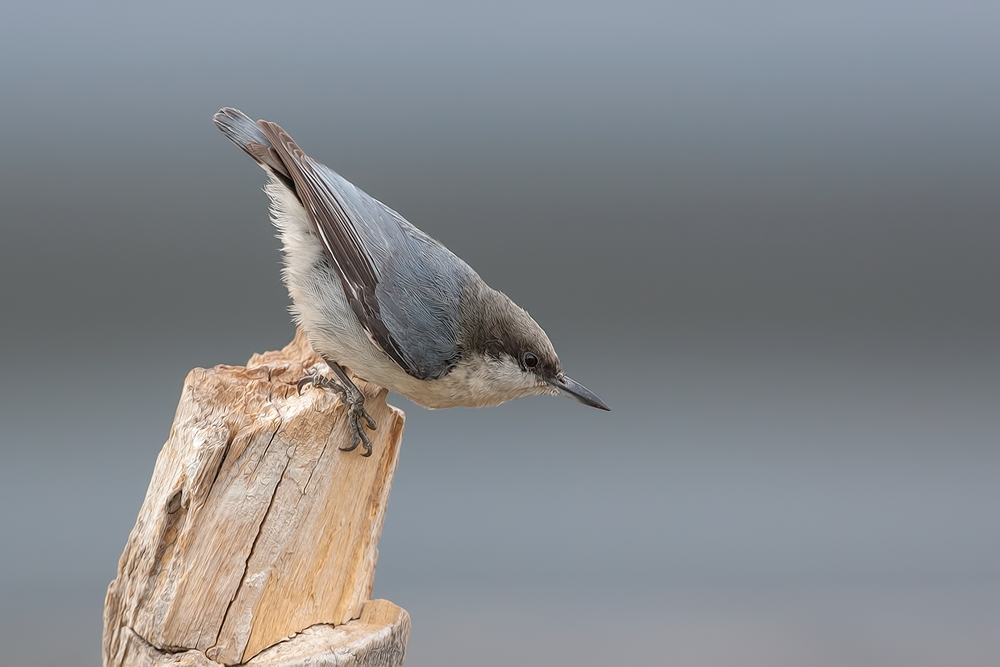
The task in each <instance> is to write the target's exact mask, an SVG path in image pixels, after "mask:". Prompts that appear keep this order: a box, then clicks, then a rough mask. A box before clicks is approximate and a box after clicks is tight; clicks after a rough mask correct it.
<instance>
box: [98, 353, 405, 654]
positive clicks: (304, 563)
mask: <svg viewBox="0 0 1000 667" xmlns="http://www.w3.org/2000/svg"><path fill="white" fill-rule="evenodd" d="M314 366H315V367H317V368H319V369H322V370H323V371H325V370H326V368H325V365H324V364H323V363H322V360H321V359H320V358H319V357H318V356H317V355H316V354H315V353H314V352H313V351H312V349H311V348H310V347H309V345H308V343H307V342H306V341H305V339H304V337H303V336H302V335H301V333H299V334H297V335H296V338H295V340H294V341H292V343H290V344H289V345H288V346H287V347H285V348H284V349H283V350H281V351H278V352H268V353H265V354H263V355H254V357H252V358H251V359H250V361H249V362H248V364H247V366H246V367H245V368H244V367H235V366H217V367H215V368H212V369H208V370H206V369H195V370H193V371H191V373H190V374H189V375H188V377H187V380H186V381H185V383H184V389H183V392H182V395H181V400H180V404H179V405H178V407H177V413H176V416H175V418H174V424H173V427H172V428H171V431H170V437H169V438H168V440H167V442H166V444H165V445H164V446H163V449H162V450H161V452H160V455H159V457H158V459H157V462H156V466H155V468H154V470H153V477H152V480H151V481H150V485H149V489H148V491H147V493H146V499H145V501H144V502H143V505H142V508H141V510H140V512H139V517H138V519H137V520H136V524H135V527H134V528H133V530H132V533H131V535H130V536H129V539H128V542H127V544H126V547H125V551H124V553H123V554H122V557H121V559H120V561H119V565H118V575H117V578H116V579H115V580H114V581H113V582H112V583H111V585H110V586H109V588H108V594H107V598H106V603H105V612H104V627H105V635H104V662H105V665H106V666H108V667H111V666H118V665H121V666H124V665H132V664H135V665H138V664H150V665H153V664H157V665H158V664H161V663H160V662H141V661H140V662H135V659H137V658H138V657H139V656H143V655H145V656H147V657H149V658H150V659H152V657H151V656H153V655H154V654H155V655H161V656H173V658H171V659H176V658H178V656H181V655H187V654H188V653H190V652H191V651H194V652H195V653H196V654H198V655H200V656H201V658H200V659H203V660H205V661H208V662H205V663H204V664H206V665H208V664H220V663H221V664H226V665H233V664H241V663H247V662H248V661H251V662H249V663H248V664H255V665H258V664H259V665H263V664H265V663H263V662H259V661H258V662H253V660H256V658H255V656H257V655H258V654H260V655H261V656H265V655H272V656H273V655H277V654H279V653H281V651H278V652H275V645H279V646H284V647H285V649H283V650H287V649H288V646H287V645H289V644H291V643H294V642H298V643H296V646H302V645H304V644H306V643H308V641H313V640H315V638H316V637H323V638H325V639H324V640H323V641H326V640H327V639H331V637H333V636H337V637H341V638H342V639H344V640H345V641H347V640H349V641H350V642H354V643H355V644H357V642H358V641H360V640H359V637H360V636H361V635H365V633H367V634H372V633H374V634H375V635H378V634H379V632H381V631H385V632H388V630H386V628H390V627H394V626H398V627H397V630H395V631H393V632H389V634H388V635H386V637H389V636H392V637H394V638H395V639H394V641H396V642H397V643H398V640H399V638H400V637H402V642H403V643H402V646H404V647H405V636H406V634H407V633H408V629H409V620H408V617H406V618H405V622H403V621H400V620H399V619H400V614H396V615H395V616H393V613H395V612H392V611H391V610H390V611H389V612H386V613H387V614H388V616H386V618H382V619H381V621H380V623H381V626H380V627H381V629H380V630H379V631H375V630H373V629H372V628H373V626H374V625H378V623H374V624H373V623H372V622H362V621H360V620H359V621H355V622H354V623H351V624H350V625H345V624H348V622H349V621H351V620H352V619H361V617H362V612H363V610H364V609H368V607H366V606H365V605H366V602H368V603H369V606H371V605H372V603H371V602H369V597H370V596H371V590H372V583H373V581H374V574H375V563H376V560H377V558H378V550H377V543H378V538H379V535H380V533H381V530H382V523H383V519H384V517H385V507H386V502H387V501H388V497H389V489H390V486H391V482H392V476H393V473H394V471H395V469H396V464H397V461H398V459H399V444H400V441H401V439H402V432H403V413H402V412H401V411H399V410H398V409H396V408H394V407H391V406H388V405H387V404H386V402H385V394H386V392H385V390H383V389H381V388H378V387H375V386H374V385H370V386H369V385H365V384H364V383H362V382H358V386H359V388H360V389H361V390H362V391H364V392H365V393H366V396H367V398H366V407H367V409H368V411H369V413H370V414H371V415H372V417H374V418H375V420H376V421H377V422H378V429H377V430H376V431H375V432H374V433H372V434H371V436H372V443H373V447H374V453H373V455H372V456H371V457H370V458H364V457H362V456H360V455H359V451H360V449H359V450H356V451H354V452H343V451H340V450H339V447H340V446H343V445H345V444H347V443H348V442H350V431H349V428H348V425H347V418H346V410H345V409H344V407H343V406H342V405H341V404H340V402H339V400H338V398H337V395H336V393H335V392H333V391H330V390H322V389H316V388H313V387H311V386H309V387H306V388H305V389H304V390H303V392H302V395H301V396H300V395H299V394H298V391H297V389H296V383H297V382H298V381H299V379H301V378H302V377H303V376H304V375H307V374H308V373H309V371H310V369H311V368H312V367H314ZM385 604H386V605H391V608H392V609H395V610H398V611H399V612H401V614H402V616H405V614H406V612H405V611H403V610H401V609H399V608H398V607H395V605H392V603H388V602H386V603H385ZM382 608H383V607H381V606H379V605H375V606H371V609H372V610H376V609H382ZM387 609H388V608H387ZM373 614H375V611H371V612H369V617H368V620H369V621H371V620H372V619H375V618H376V616H373ZM387 619H388V620H387ZM351 626H353V627H354V628H355V629H350V627H351ZM361 626H364V628H361ZM403 626H405V631H403V630H402V629H400V628H403ZM317 628H319V629H317ZM322 628H327V630H324V629H322ZM307 629H309V631H308V632H306V630H307ZM334 631H336V632H334ZM330 632H334V635H331V634H330ZM359 633H360V635H359ZM383 634H385V633H384V632H383ZM292 635H297V638H296V640H293V641H292V642H284V643H280V642H282V640H284V639H286V638H288V637H290V636H292ZM298 637H303V639H298ZM309 638H313V639H312V640H310V639H309ZM279 643H280V644H279ZM376 643H377V642H376ZM269 651H270V653H269ZM193 655H194V654H192V655H189V656H188V658H190V659H192V660H194V658H193V657H192V656H193ZM331 655H332V654H331ZM345 655H346V654H345ZM262 659H263V658H262ZM345 659H346V658H345ZM163 664H169V663H163ZM185 664H192V665H197V664H201V663H199V662H197V661H195V662H190V663H185ZM267 664H278V663H267ZM280 664H283V665H290V664H292V663H287V662H283V663H280ZM310 664H313V663H310ZM315 664H320V663H315ZM331 664H333V663H331ZM337 664H342V662H341V663H337ZM357 664H359V665H360V664H368V663H357ZM372 664H375V663H372ZM378 664H382V663H378ZM385 664H389V663H385Z"/></svg>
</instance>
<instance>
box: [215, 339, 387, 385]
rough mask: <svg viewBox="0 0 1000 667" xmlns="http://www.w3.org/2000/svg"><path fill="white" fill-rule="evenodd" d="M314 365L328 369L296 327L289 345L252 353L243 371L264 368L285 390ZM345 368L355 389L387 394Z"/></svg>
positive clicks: (296, 383)
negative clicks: (355, 386) (278, 348)
mask: <svg viewBox="0 0 1000 667" xmlns="http://www.w3.org/2000/svg"><path fill="white" fill-rule="evenodd" d="M316 367H318V370H319V371H320V373H326V372H328V367H327V365H326V362H324V361H323V357H321V356H320V355H319V354H318V353H317V352H316V351H315V350H314V349H313V347H312V345H310V344H309V339H308V338H306V335H305V333H304V332H303V331H302V329H296V330H295V337H294V338H293V339H292V340H291V342H290V343H288V345H286V346H285V347H283V348H282V349H280V350H271V351H269V352H258V353H255V354H253V355H252V356H251V357H250V360H249V361H248V362H247V365H246V367H245V369H244V370H245V371H247V372H248V373H256V372H260V371H263V372H265V373H267V376H268V379H269V380H270V381H271V382H273V383H275V384H280V385H285V387H286V390H287V388H288V387H292V386H294V387H297V386H298V382H299V380H301V379H302V378H303V377H305V376H306V375H309V374H310V373H311V372H312V371H313V369H315V368H316ZM216 368H219V369H227V370H239V369H240V368H242V367H240V366H216ZM345 370H347V372H348V373H350V374H351V377H352V379H353V380H354V384H356V385H357V387H358V389H360V390H361V391H362V393H364V394H365V396H371V397H374V398H384V397H385V396H386V394H388V393H389V392H388V390H387V389H385V388H384V387H380V386H379V385H377V384H375V383H373V382H368V381H366V380H363V379H361V378H359V377H357V376H355V375H354V374H353V373H351V369H350V368H348V367H346V366H345Z"/></svg>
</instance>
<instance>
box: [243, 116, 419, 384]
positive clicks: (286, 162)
mask: <svg viewBox="0 0 1000 667" xmlns="http://www.w3.org/2000/svg"><path fill="white" fill-rule="evenodd" d="M257 126H258V127H259V128H260V130H261V132H263V134H264V136H265V137H266V138H267V140H268V142H269V143H270V147H271V150H273V151H274V154H275V156H276V157H277V158H278V160H279V161H280V162H281V164H282V165H283V166H284V168H285V170H286V171H287V172H288V176H289V178H290V180H291V182H292V183H293V184H294V189H295V193H296V194H297V195H298V198H299V201H301V202H302V205H303V206H304V207H305V209H306V211H307V212H308V214H309V217H310V219H311V220H312V222H313V225H314V230H315V232H316V235H317V236H318V237H319V239H320V241H321V243H322V244H323V249H324V250H325V252H326V256H327V258H328V259H329V260H330V264H331V265H332V266H333V268H334V270H335V271H336V272H337V275H338V276H339V277H340V281H341V284H342V285H343V288H344V294H345V295H346V297H347V302H348V304H349V305H350V307H351V310H352V311H354V314H355V315H357V317H358V320H359V321H360V322H361V325H362V326H363V327H364V328H365V330H366V331H367V332H368V334H369V335H370V336H371V337H372V340H373V341H375V343H376V344H377V345H378V346H379V347H381V348H382V350H384V351H385V353H386V354H388V355H389V357H391V358H392V360H393V361H395V362H396V363H397V364H398V365H399V367H400V368H402V369H403V370H404V371H406V372H407V373H408V374H410V375H412V376H414V377H422V375H423V374H422V373H421V371H420V369H419V368H418V366H417V364H415V363H414V362H413V360H411V359H410V358H409V355H407V354H406V353H405V352H404V350H403V349H402V347H401V346H400V345H399V343H398V342H397V341H396V340H395V339H394V338H393V336H392V334H391V333H390V331H389V329H388V328H387V327H386V324H385V322H384V321H383V318H382V313H381V305H380V303H379V299H378V296H377V294H376V288H377V287H378V284H379V279H380V276H379V271H378V268H377V266H376V265H375V263H374V261H373V260H372V257H371V255H370V254H369V252H368V250H367V249H366V248H365V244H364V242H363V241H362V239H361V237H360V235H359V234H358V230H357V228H356V227H355V225H354V223H353V222H352V221H351V217H350V215H349V214H348V212H347V210H346V207H345V206H344V203H343V202H342V201H341V200H340V198H338V196H337V193H336V192H335V188H334V187H333V185H332V184H331V183H330V182H329V181H328V180H327V179H326V178H325V177H324V175H323V173H322V171H321V170H320V169H318V168H317V167H318V166H320V165H318V163H316V162H314V161H313V160H312V159H311V158H310V157H309V156H308V155H306V154H305V153H304V152H303V151H302V149H301V148H299V146H298V144H296V143H295V141H294V140H293V139H292V138H291V136H289V135H288V133H287V132H285V131H284V130H283V129H282V128H281V127H280V126H278V125H277V124H275V123H271V122H268V121H263V120H262V121H258V122H257Z"/></svg>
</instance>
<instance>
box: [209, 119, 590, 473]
mask: <svg viewBox="0 0 1000 667" xmlns="http://www.w3.org/2000/svg"><path fill="white" fill-rule="evenodd" d="M215 123H216V124H217V125H218V126H219V128H220V129H222V131H223V132H224V133H225V134H226V136H228V137H229V138H230V139H231V140H232V141H233V142H234V143H236V145H238V146H239V147H240V148H242V149H243V150H244V151H245V152H246V153H247V154H249V155H250V156H251V157H252V158H253V159H254V160H256V161H257V163H258V164H260V165H261V166H262V167H264V169H265V170H266V171H267V172H268V173H270V174H271V176H272V178H273V179H274V180H273V181H272V183H270V184H269V185H268V186H267V187H266V188H265V190H266V191H267V193H268V195H269V196H270V198H271V214H272V220H273V222H274V224H275V226H276V227H277V228H278V230H279V236H280V237H281V240H282V246H283V248H284V253H285V268H284V271H283V274H282V275H283V277H284V279H285V284H286V286H287V287H288V292H289V295H290V296H291V297H292V304H293V306H292V312H293V314H294V315H295V319H296V321H297V322H298V323H299V325H300V326H301V327H302V330H303V331H304V332H305V334H306V337H307V338H308V339H309V342H310V343H311V344H312V346H313V348H314V349H315V350H316V351H317V352H318V353H319V354H320V355H322V357H323V359H324V360H325V361H326V363H327V365H328V366H329V367H330V369H331V370H332V371H333V372H334V374H335V375H336V376H337V380H336V381H334V380H330V379H329V378H327V377H326V376H325V375H323V374H321V373H320V372H318V371H317V372H314V373H313V374H312V375H310V376H308V377H306V378H304V379H303V380H302V381H301V382H300V389H301V387H302V386H303V383H312V384H315V385H317V386H322V387H328V388H331V389H334V390H336V391H338V392H340V393H341V394H342V396H343V397H344V400H345V402H346V403H347V405H348V406H349V410H350V417H349V420H350V423H351V429H352V444H351V446H350V447H348V448H347V449H353V448H355V447H357V446H358V445H359V444H364V446H365V454H366V455H367V454H369V453H371V441H370V439H369V438H368V436H367V435H366V434H365V428H366V427H367V428H369V429H374V428H375V427H376V425H375V422H374V421H373V420H372V418H371V416H370V415H368V413H367V412H366V411H365V410H364V400H365V399H364V395H363V394H362V393H361V391H360V390H359V389H358V388H357V386H355V384H354V383H353V381H352V380H351V378H350V376H349V374H348V373H347V371H346V370H345V369H350V371H351V372H352V373H353V374H354V375H355V376H356V377H361V378H364V379H366V380H369V381H371V382H375V383H377V384H379V385H381V386H384V387H386V388H388V389H391V390H393V391H397V392H399V393H401V394H403V395H404V396H406V397H407V398H409V399H411V400H413V401H414V402H416V403H418V404H420V405H423V406H425V407H428V408H447V407H454V406H469V407H480V406H486V405H497V404H499V403H503V402H504V401H509V400H511V399H514V398H519V397H521V396H529V395H532V394H556V393H562V394H565V395H567V396H570V397H572V398H574V399H576V400H578V401H580V402H582V403H585V404H587V405H590V406H593V407H597V408H602V409H605V410H606V409H607V406H606V405H604V403H603V402H602V401H601V400H600V399H599V398H597V396H595V395H594V394H593V393H592V392H590V391H589V390H588V389H587V388H586V387H584V386H583V385H581V384H579V383H578V382H576V381H574V380H572V379H571V378H569V377H567V376H566V374H565V373H563V371H562V364H561V363H560V362H559V357H558V356H557V355H556V353H555V350H554V349H553V347H552V344H551V342H549V339H548V336H546V335H545V332H544V331H542V329H541V327H539V326H538V324H537V323H536V322H535V321H534V320H533V319H532V318H531V317H530V316H529V315H528V314H527V313H526V312H525V311H524V310H523V309H521V308H519V307H518V306H517V304H515V303H514V302H513V301H511V300H510V299H509V298H508V297H507V296H506V295H504V294H503V293H502V292H498V291H497V290H494V289H492V288H490V287H489V286H488V285H487V284H486V283H484V282H483V280H482V279H481V278H480V277H479V276H478V275H477V274H476V273H475V271H473V270H472V269H471V268H470V267H469V266H468V265H467V264H466V263H465V262H463V261H462V260H461V259H460V258H458V257H456V256H455V255H454V254H453V253H452V252H451V251H449V250H448V249H447V248H445V247H444V246H443V245H441V244H440V243H438V242H437V241H435V240H434V239H432V238H431V237H429V236H427V235H426V234H424V233H423V232H422V231H420V230H419V229H417V228H416V227H414V226H413V225H411V224H410V223H409V222H407V221H406V220H405V219H403V217H402V216H400V215H399V214H398V213H396V212H395V211H393V210H392V209H391V208H389V207H388V206H386V205H385V204H383V203H382V202H380V201H378V200H376V199H374V198H372V197H370V196H368V195H367V194H365V193H364V192H363V191H361V190H360V189H359V188H357V187H355V186H354V185H352V184H351V183H349V182H348V181H347V180H345V179H344V178H342V177H341V176H340V175H339V174H337V173H336V172H335V171H333V170H332V169H329V168H328V167H326V166H325V165H323V164H321V163H319V162H317V161H315V160H313V159H312V158H310V157H309V156H307V155H306V154H305V153H304V152H303V151H302V149H301V148H299V146H298V144H296V143H295V141H294V140H292V138H291V137H290V136H289V135H288V133H286V132H285V131H284V130H283V129H281V127H279V126H278V125H276V124H274V123H271V122H269V121H264V120H260V121H256V122H254V121H252V120H250V119H249V118H248V117H247V116H245V115H243V113H241V112H239V111H237V110H235V109H222V110H221V111H220V112H219V113H217V114H216V115H215Z"/></svg>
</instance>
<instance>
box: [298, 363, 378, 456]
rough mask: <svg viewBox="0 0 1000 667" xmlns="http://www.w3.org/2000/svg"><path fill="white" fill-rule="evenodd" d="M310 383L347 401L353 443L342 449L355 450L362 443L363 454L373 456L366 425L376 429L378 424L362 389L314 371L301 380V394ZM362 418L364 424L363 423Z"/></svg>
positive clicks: (346, 450)
mask: <svg viewBox="0 0 1000 667" xmlns="http://www.w3.org/2000/svg"><path fill="white" fill-rule="evenodd" d="M309 384H311V385H313V386H314V387H319V388H321V389H332V390H334V391H335V392H337V393H338V394H340V397H341V399H342V400H343V401H344V402H345V403H347V406H348V408H347V420H348V423H349V424H350V426H351V444H350V445H348V446H347V447H340V450H341V451H344V452H353V451H354V450H355V449H357V448H358V445H361V446H362V450H363V451H362V452H361V456H371V455H372V441H371V439H370V438H369V437H368V434H367V433H365V427H366V426H367V427H368V430H369V431H374V430H375V429H376V428H377V427H378V424H377V423H376V421H375V420H374V419H372V416H371V415H370V414H368V411H367V410H365V395H364V394H362V393H361V390H360V389H358V388H357V387H355V386H354V383H352V382H350V380H348V382H347V383H345V384H341V383H340V382H337V381H335V380H331V379H330V378H328V377H326V376H325V375H320V374H319V373H314V374H312V375H307V376H306V377H304V378H302V379H301V380H299V384H298V391H299V394H301V393H302V389H303V387H305V386H306V385H309ZM362 420H363V421H364V424H362Z"/></svg>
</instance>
